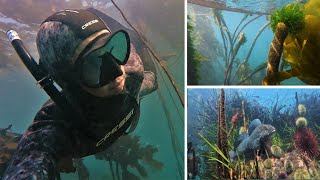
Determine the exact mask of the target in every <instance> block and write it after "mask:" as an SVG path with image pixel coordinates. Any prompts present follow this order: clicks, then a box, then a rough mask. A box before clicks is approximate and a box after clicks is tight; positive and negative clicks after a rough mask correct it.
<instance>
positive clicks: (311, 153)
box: [293, 127, 319, 158]
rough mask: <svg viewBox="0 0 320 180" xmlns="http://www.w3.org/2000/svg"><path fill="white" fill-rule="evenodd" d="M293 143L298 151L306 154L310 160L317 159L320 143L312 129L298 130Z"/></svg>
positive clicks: (302, 128) (301, 128)
mask: <svg viewBox="0 0 320 180" xmlns="http://www.w3.org/2000/svg"><path fill="white" fill-rule="evenodd" d="M293 141H294V145H295V147H296V149H297V150H298V151H300V152H302V153H305V154H306V155H307V156H308V157H310V158H315V157H317V156H318V155H319V149H318V147H319V143H318V140H317V137H316V135H315V134H314V133H313V131H312V130H311V129H310V128H306V127H300V128H297V130H296V132H295V134H294V135H293Z"/></svg>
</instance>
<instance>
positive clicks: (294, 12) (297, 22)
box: [270, 4, 304, 34]
mask: <svg viewBox="0 0 320 180" xmlns="http://www.w3.org/2000/svg"><path fill="white" fill-rule="evenodd" d="M302 10H303V6H301V5H298V4H288V5H286V6H285V7H283V8H282V9H280V10H277V11H275V12H274V13H273V14H272V15H271V18H270V26H271V29H272V30H273V32H275V30H276V28H277V25H278V23H280V22H282V23H284V24H285V25H286V26H287V28H288V33H290V34H295V33H297V32H298V31H300V30H301V29H303V26H304V13H303V11H302ZM275 33H276V32H275Z"/></svg>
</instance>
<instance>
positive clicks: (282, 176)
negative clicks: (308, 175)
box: [275, 172, 288, 179]
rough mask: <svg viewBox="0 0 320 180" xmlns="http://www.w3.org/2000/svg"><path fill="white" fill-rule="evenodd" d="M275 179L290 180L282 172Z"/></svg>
mask: <svg viewBox="0 0 320 180" xmlns="http://www.w3.org/2000/svg"><path fill="white" fill-rule="evenodd" d="M275 179H288V175H287V173H285V172H281V173H279V174H278V175H277V177H276V178H275Z"/></svg>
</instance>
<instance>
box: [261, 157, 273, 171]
mask: <svg viewBox="0 0 320 180" xmlns="http://www.w3.org/2000/svg"><path fill="white" fill-rule="evenodd" d="M263 165H264V168H266V169H271V168H272V159H270V158H269V159H266V160H264V162H263Z"/></svg>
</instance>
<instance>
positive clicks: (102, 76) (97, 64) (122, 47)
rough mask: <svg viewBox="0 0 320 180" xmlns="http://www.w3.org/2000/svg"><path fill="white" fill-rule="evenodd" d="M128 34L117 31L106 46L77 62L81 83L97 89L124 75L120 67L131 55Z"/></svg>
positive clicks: (109, 38)
mask: <svg viewBox="0 0 320 180" xmlns="http://www.w3.org/2000/svg"><path fill="white" fill-rule="evenodd" d="M128 39H129V36H128V34H127V32H125V31H123V30H120V31H117V32H116V33H115V34H113V35H112V37H108V38H107V41H106V42H105V44H104V45H103V46H101V47H99V48H97V49H95V50H93V51H91V52H90V53H89V54H87V55H83V56H80V57H79V58H78V59H77V60H76V64H77V68H79V69H78V72H79V75H80V81H81V83H82V84H83V85H85V86H88V87H92V88H96V87H101V86H104V85H106V84H108V83H109V82H111V81H113V80H114V79H115V78H117V77H118V76H121V75H122V74H123V72H122V70H121V68H120V65H125V64H126V63H127V61H128V58H129V54H130V43H129V40H128ZM81 54H83V53H81Z"/></svg>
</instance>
